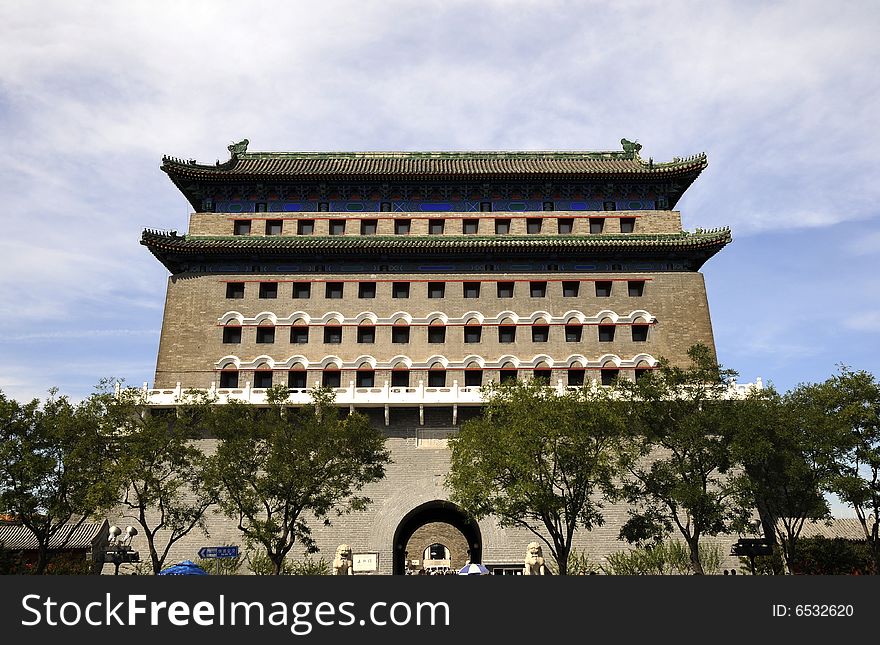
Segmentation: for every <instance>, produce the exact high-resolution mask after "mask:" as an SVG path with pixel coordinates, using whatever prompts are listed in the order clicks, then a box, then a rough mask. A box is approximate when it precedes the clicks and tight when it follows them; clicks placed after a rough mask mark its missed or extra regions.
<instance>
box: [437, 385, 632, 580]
mask: <svg viewBox="0 0 880 645" xmlns="http://www.w3.org/2000/svg"><path fill="white" fill-rule="evenodd" d="M484 398H485V400H486V406H485V408H484V410H483V413H482V414H481V416H480V417H478V418H476V419H471V420H469V421H467V422H465V423H464V424H463V426H462V428H461V431H460V432H459V433H458V435H457V436H456V437H453V438H451V439H450V440H449V448H450V450H451V452H452V458H451V467H450V471H449V473H448V475H447V478H446V482H447V485H448V486H449V488H450V490H451V491H452V494H451V500H452V501H453V502H455V503H456V504H458V505H459V506H461V507H462V509H464V510H465V512H467V513H468V514H470V515H472V516H473V517H476V518H480V517H485V516H487V515H494V516H495V517H497V518H498V520H499V522H500V523H501V525H502V526H506V527H520V528H525V529H527V530H528V531H530V532H531V533H533V534H534V535H535V536H537V537H538V538H539V539H540V540H541V541H543V542H544V543H545V544H546V545H547V546H548V548H549V550H550V553H551V554H552V556H553V558H554V559H555V560H556V564H557V570H558V571H559V573H560V574H561V575H566V574H567V573H568V569H569V566H568V560H569V557H570V554H571V549H572V539H573V537H574V535H575V532H576V531H577V530H578V529H586V530H590V529H592V528H593V527H594V526H601V525H602V524H603V523H604V516H603V513H602V510H603V497H604V498H608V497H613V495H614V494H615V487H614V479H615V476H616V475H617V474H618V473H619V472H620V468H621V466H620V464H621V460H622V459H624V458H625V457H626V455H627V452H626V449H625V448H626V442H625V441H624V434H625V432H624V431H625V427H626V426H625V421H624V409H623V405H622V404H621V403H620V402H619V401H616V400H615V399H614V397H613V396H612V394H611V392H610V390H608V389H605V388H599V387H595V388H583V389H581V390H577V391H565V392H563V393H558V392H557V391H556V390H555V389H553V388H551V387H548V386H546V385H543V384H542V383H540V382H534V381H531V382H527V383H524V382H515V383H511V384H505V385H494V384H493V385H491V386H487V388H486V389H485V390H484ZM547 536H549V538H548V537H547Z"/></svg>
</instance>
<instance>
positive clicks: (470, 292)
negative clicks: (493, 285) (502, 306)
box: [462, 282, 480, 298]
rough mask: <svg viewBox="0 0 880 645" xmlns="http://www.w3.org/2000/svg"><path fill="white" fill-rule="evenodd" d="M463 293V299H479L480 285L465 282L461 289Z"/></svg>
mask: <svg viewBox="0 0 880 645" xmlns="http://www.w3.org/2000/svg"><path fill="white" fill-rule="evenodd" d="M462 290H463V293H462V295H463V296H464V297H465V298H479V297H480V283H479V282H465V283H464V284H463V287H462Z"/></svg>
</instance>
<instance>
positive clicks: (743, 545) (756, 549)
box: [730, 520, 773, 575]
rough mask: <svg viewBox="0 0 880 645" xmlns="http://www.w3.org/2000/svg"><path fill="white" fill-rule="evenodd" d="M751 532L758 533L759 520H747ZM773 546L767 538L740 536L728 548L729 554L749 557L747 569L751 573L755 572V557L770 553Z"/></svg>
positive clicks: (759, 527)
mask: <svg viewBox="0 0 880 645" xmlns="http://www.w3.org/2000/svg"><path fill="white" fill-rule="evenodd" d="M749 527H750V528H751V529H752V533H753V534H755V535H758V533H759V532H760V529H761V522H760V521H758V520H753V521H752V522H749ZM772 554H773V546H772V545H771V544H770V541H769V540H768V539H767V538H740V539H739V540H737V541H736V544H734V545H733V547H732V548H731V549H730V555H738V556H745V557H747V558H748V559H749V569H751V572H752V575H755V574H756V570H755V558H756V557H757V556H759V555H772Z"/></svg>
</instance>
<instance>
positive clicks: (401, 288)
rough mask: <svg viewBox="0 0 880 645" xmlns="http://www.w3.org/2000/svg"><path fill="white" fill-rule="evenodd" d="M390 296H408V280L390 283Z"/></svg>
mask: <svg viewBox="0 0 880 645" xmlns="http://www.w3.org/2000/svg"><path fill="white" fill-rule="evenodd" d="M391 297H392V298H401V299H403V298H409V282H395V283H393V284H392V285H391Z"/></svg>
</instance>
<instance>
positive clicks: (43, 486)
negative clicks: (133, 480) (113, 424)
mask: <svg viewBox="0 0 880 645" xmlns="http://www.w3.org/2000/svg"><path fill="white" fill-rule="evenodd" d="M102 421H103V419H102V417H101V410H100V408H99V407H97V406H96V405H95V404H94V401H85V402H83V403H79V404H74V403H72V402H71V401H70V400H68V398H67V397H65V396H57V390H50V394H49V397H48V398H47V399H46V400H45V401H42V402H41V401H39V400H38V399H34V400H32V401H30V402H29V403H25V404H19V403H18V402H17V401H15V400H12V399H8V398H7V397H6V396H5V395H3V393H2V392H0V511H2V512H5V513H10V514H12V515H14V516H15V517H16V519H17V520H18V521H20V522H21V523H22V524H23V525H24V526H25V527H27V528H28V529H29V530H30V531H31V532H32V533H33V534H34V537H35V538H36V540H37V544H38V548H37V562H36V565H35V567H34V570H33V571H34V573H36V574H43V573H45V572H46V568H47V566H48V564H49V559H50V556H51V552H50V545H52V547H53V549H56V550H61V549H63V548H64V546H65V541H62V543H60V544H52V542H53V538H55V536H56V535H58V534H59V532H60V531H61V530H62V528H65V526H68V527H69V526H71V525H72V526H73V527H78V526H80V525H81V524H82V523H83V522H85V521H86V520H87V519H88V518H89V516H92V515H94V514H95V512H96V511H97V510H98V509H102V508H105V507H106V506H107V504H108V503H109V502H110V500H112V499H113V496H114V491H115V486H114V484H113V477H112V473H111V471H110V468H109V466H110V460H109V457H108V451H107V450H106V441H105V437H104V436H103V435H102V433H101V428H102ZM65 533H66V534H67V535H70V534H71V533H72V531H71V532H67V531H65Z"/></svg>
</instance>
